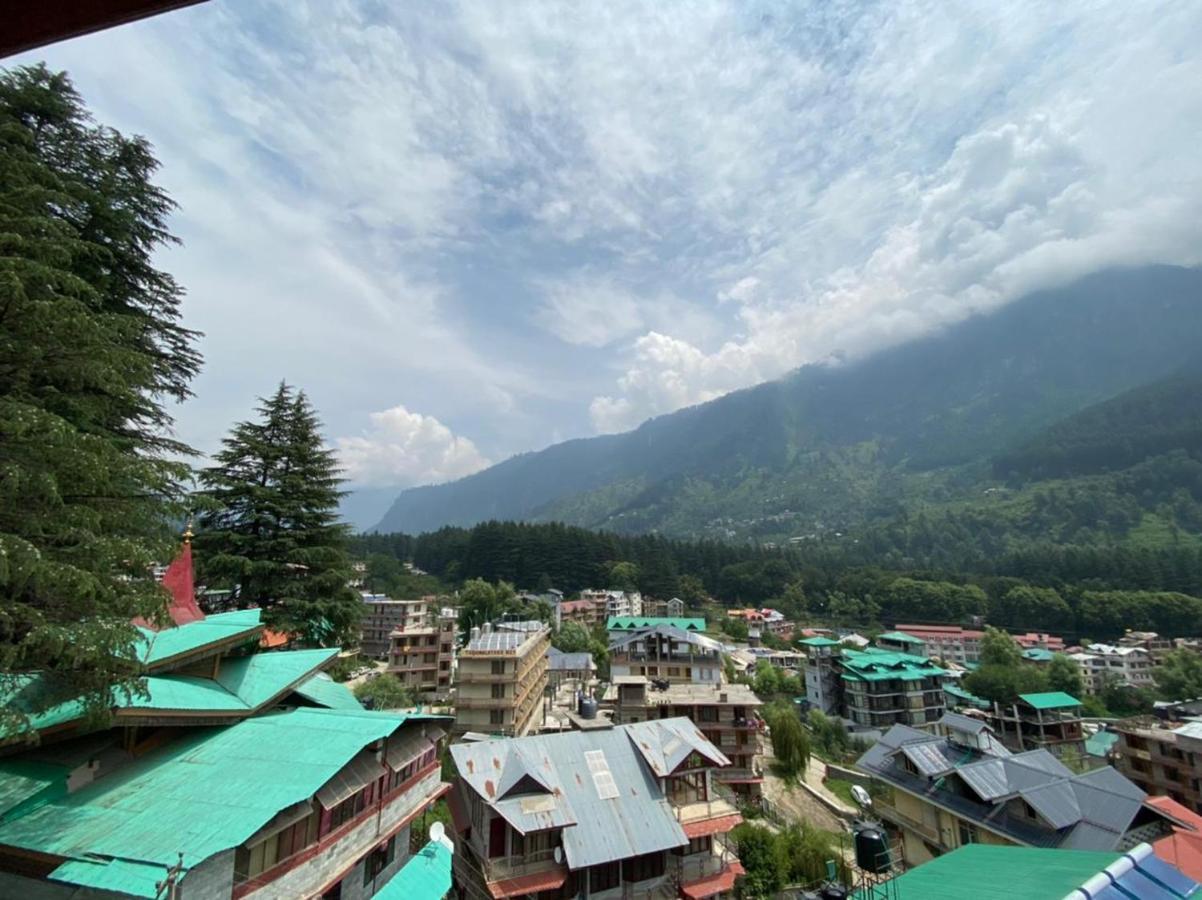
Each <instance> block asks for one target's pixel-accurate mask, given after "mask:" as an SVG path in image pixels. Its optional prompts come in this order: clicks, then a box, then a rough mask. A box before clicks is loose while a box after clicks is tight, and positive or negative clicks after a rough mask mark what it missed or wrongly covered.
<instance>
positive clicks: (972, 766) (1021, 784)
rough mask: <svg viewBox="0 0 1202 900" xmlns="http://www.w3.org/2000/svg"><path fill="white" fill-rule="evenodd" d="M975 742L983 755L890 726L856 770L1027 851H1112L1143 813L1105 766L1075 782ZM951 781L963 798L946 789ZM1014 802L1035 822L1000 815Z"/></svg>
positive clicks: (1041, 761) (1047, 766)
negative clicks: (1027, 807)
mask: <svg viewBox="0 0 1202 900" xmlns="http://www.w3.org/2000/svg"><path fill="white" fill-rule="evenodd" d="M957 718H963V717H957ZM976 740H977V741H979V742H981V744H982V746H983V747H984V749H985V751H986V752H982V751H981V750H980V749H978V748H974V747H966V746H963V745H961V744H960V743H959V742H957V741H953V740H949V739H948V738H947V737H942V736H939V735H932V734H927V733H926V732H922V731H918V730H917V729H914V728H910V727H909V726H907V725H894V726H893V727H892V728H890V729H889V731H887V732H886V733H885V734H884V735H883V736H882V737H881V740H880V741H879V742H878V743H877V744H875V745H873V746H872V747H871V748H869V750H868V751H867V752H866V753H864V755H863V756H861V757H860V759H859V760H858V762H857V763H856V765H857V766H858V767H859V768H860V769H862V770H863V771H865V772H868V773H869V774H871V775H874V776H876V777H878V778H880V779H881V780H883V781H886V782H889V783H890V784H893V785H895V786H897V787H899V788H901V789H902V790H905V791H906V792H908V793H911V794H915V795H917V796H920V797H923V798H924V799H926V800H928V801H929V802H932V803H936V804H938V805H941V806H944V807H947V808H948V809H951V810H952V811H953V812H955V813H956V814H957V815H958V816H961V817H963V818H966V819H969V820H971V821H975V822H977V823H979V824H982V825H984V826H985V827H987V828H990V829H992V830H995V831H998V832H1000V833H1002V834H1004V835H1006V836H1007V837H1010V838H1011V839H1013V840H1016V841H1019V842H1021V843H1023V844H1026V845H1030V846H1046V847H1067V848H1076V849H1082V850H1113V849H1114V848H1115V847H1117V846H1118V844H1119V841H1120V839H1121V838H1122V836H1123V834H1124V833H1125V832H1126V831H1127V829H1128V828H1129V827H1130V825H1131V823H1132V822H1133V821H1134V819H1135V817H1136V815H1138V814H1139V812H1140V810H1141V809H1142V808H1144V801H1145V799H1146V795H1145V794H1144V792H1143V791H1142V790H1141V789H1140V788H1139V787H1137V786H1136V785H1135V784H1133V783H1132V782H1131V781H1129V780H1127V778H1125V777H1124V776H1122V775H1121V774H1119V773H1118V772H1117V771H1116V770H1115V769H1113V768H1111V767H1109V766H1107V767H1104V768H1100V769H1095V770H1093V771H1091V772H1087V773H1086V774H1084V775H1077V774H1075V773H1073V772H1072V771H1071V770H1070V769H1068V768H1067V767H1066V766H1065V765H1064V764H1063V763H1061V762H1060V760H1058V759H1057V758H1056V757H1055V756H1053V755H1052V754H1051V753H1049V752H1048V751H1047V750H1043V749H1040V750H1029V751H1027V752H1025V753H1016V754H1010V753H1009V752H1008V751H1005V750H1004V748H1001V747H1000V744H997V743H996V741H995V740H994V738H993V734H992V732H991V731H990V730H989V729H988V728H984V729H981V730H980V731H979V732H978V734H977V736H976ZM903 760H906V761H908V762H909V763H910V765H911V766H912V767H913V768H914V769H915V770H917V773H919V774H915V772H914V771H910V770H909V769H908V768H907V767H906V766H905V765H904V764H903ZM957 778H958V779H959V780H960V781H961V782H963V784H964V786H965V788H966V789H967V793H966V792H965V791H963V790H961V791H957V790H955V789H954V785H953V784H951V783H949V779H957ZM974 795H975V798H976V799H974ZM1015 797H1021V798H1022V799H1023V800H1024V801H1026V803H1027V804H1029V805H1030V806H1031V808H1032V809H1034V810H1035V812H1036V813H1038V815H1039V816H1040V817H1041V819H1042V820H1043V821H1042V822H1040V823H1033V822H1031V821H1030V820H1028V819H1024V818H1021V817H1015V816H1012V815H1011V814H1010V812H1009V811H1007V810H1005V809H1004V808H1003V807H1004V804H1005V803H1006V801H1008V800H1010V799H1012V798H1015Z"/></svg>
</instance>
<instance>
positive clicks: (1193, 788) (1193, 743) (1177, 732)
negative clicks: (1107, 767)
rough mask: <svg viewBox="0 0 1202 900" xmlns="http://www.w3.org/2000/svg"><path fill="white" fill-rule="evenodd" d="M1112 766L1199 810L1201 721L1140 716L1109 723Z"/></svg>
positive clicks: (1152, 789) (1201, 790)
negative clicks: (1115, 738) (1115, 736)
mask: <svg viewBox="0 0 1202 900" xmlns="http://www.w3.org/2000/svg"><path fill="white" fill-rule="evenodd" d="M1112 729H1113V730H1114V731H1115V733H1117V734H1118V736H1119V739H1118V742H1117V743H1116V744H1115V745H1114V750H1113V752H1114V756H1115V759H1116V760H1117V762H1116V763H1115V766H1116V767H1117V768H1118V770H1119V771H1120V772H1122V773H1123V774H1124V775H1126V776H1127V777H1128V778H1130V779H1131V780H1132V781H1134V782H1135V783H1136V784H1137V785H1139V786H1140V787H1141V788H1143V789H1144V790H1146V791H1147V792H1148V793H1150V794H1163V795H1165V796H1167V797H1172V798H1173V799H1174V800H1176V801H1177V802H1178V803H1180V804H1182V805H1183V806H1187V807H1189V808H1190V809H1192V810H1193V811H1194V812H1198V813H1202V722H1199V721H1196V720H1186V721H1180V720H1176V719H1168V720H1165V719H1160V718H1156V717H1153V716H1140V717H1137V718H1133V719H1125V720H1123V721H1121V722H1118V723H1116V724H1114V725H1113V726H1112Z"/></svg>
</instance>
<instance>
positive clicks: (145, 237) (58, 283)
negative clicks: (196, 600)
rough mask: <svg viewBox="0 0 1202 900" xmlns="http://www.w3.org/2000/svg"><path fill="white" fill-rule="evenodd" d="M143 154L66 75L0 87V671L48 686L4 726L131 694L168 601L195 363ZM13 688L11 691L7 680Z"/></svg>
mask: <svg viewBox="0 0 1202 900" xmlns="http://www.w3.org/2000/svg"><path fill="white" fill-rule="evenodd" d="M157 168H158V163H157V162H156V160H155V158H154V155H153V153H152V152H151V148H150V146H149V145H148V144H147V143H146V142H145V141H144V140H143V139H141V138H137V137H134V138H129V137H125V136H123V135H121V134H119V133H118V132H116V131H113V130H112V129H110V128H106V127H103V126H100V125H97V124H95V123H94V122H93V121H92V120H91V118H90V117H89V115H88V113H87V110H86V109H85V107H84V105H83V102H82V101H81V100H80V98H79V96H78V94H76V92H75V90H74V88H73V87H72V85H71V82H70V80H69V79H68V78H67V76H66V75H65V74H61V73H60V74H54V73H51V72H50V71H48V70H47V69H46V68H45V67H43V66H37V67H32V68H18V69H13V70H10V71H6V72H3V73H0V672H2V673H4V674H3V676H0V677H2V678H3V680H4V681H5V682H6V683H5V684H3V685H2V687H3V689H4V690H5V692H6V693H7V694H9V696H10V697H11V696H14V695H15V692H16V689H17V687H18V683H19V679H20V677H21V673H24V672H28V671H30V670H39V671H41V672H43V673H45V674H46V675H47V676H48V678H47V680H46V681H44V682H43V683H42V685H43V687H44V688H45V689H44V690H41V691H39V692H38V693H36V694H34V693H33V692H31V691H28V690H26V691H23V692H22V693H21V695H20V697H19V699H16V700H12V701H10V702H8V703H6V704H5V706H4V709H3V712H0V729H3V730H5V731H10V732H11V731H13V730H17V729H20V728H22V727H23V725H24V723H25V721H26V720H25V718H24V715H23V711H26V712H33V711H36V710H38V709H39V708H43V707H45V706H46V705H48V704H52V703H55V702H58V701H60V700H62V699H65V698H67V697H70V696H82V697H83V698H84V700H85V703H86V704H87V706H88V708H89V709H90V710H91V711H92V712H93V713H94V714H96V715H97V716H101V715H103V714H104V712H105V711H106V709H107V707H108V705H109V702H110V696H111V694H110V687H111V686H112V685H114V684H118V685H121V686H123V687H125V688H136V686H137V682H136V681H135V676H136V671H135V666H134V665H133V664H132V663H131V659H132V658H133V653H132V643H133V641H134V638H135V631H134V628H133V626H132V625H131V624H130V620H131V619H132V618H134V617H135V616H146V617H155V616H157V615H159V614H160V613H161V612H162V611H163V609H164V608H165V599H166V597H165V594H164V593H163V592H162V591H161V589H160V588H159V586H158V585H157V584H155V583H154V582H153V580H152V579H151V578H150V577H149V570H150V567H151V565H152V564H153V563H154V562H156V561H158V560H162V559H165V558H169V555H170V554H171V553H172V552H173V547H172V533H173V532H174V531H175V530H176V526H177V525H178V523H179V522H180V521H181V520H182V517H183V516H182V513H183V506H182V505H181V503H180V500H181V496H182V491H181V482H182V480H183V479H184V478H186V477H187V468H186V467H185V466H183V465H181V464H180V463H178V462H176V461H172V458H173V457H174V458H175V459H178V458H179V457H180V456H181V455H184V454H186V453H187V452H189V451H187V448H185V447H183V446H182V445H180V444H178V443H177V442H175V441H173V440H172V439H171V437H170V429H171V417H170V414H169V413H168V411H167V404H168V403H169V402H172V401H178V400H182V399H183V398H185V397H187V396H188V384H189V382H190V381H191V379H192V377H193V376H194V375H195V374H196V372H197V371H198V369H199V366H200V356H199V354H198V352H197V350H196V348H195V339H196V335H195V333H194V332H191V331H188V330H187V329H185V328H184V327H183V326H182V325H181V324H180V321H179V317H180V298H181V295H182V289H181V288H180V287H179V285H177V284H176V283H175V281H174V280H173V279H172V278H171V276H170V275H168V274H167V273H165V272H163V271H161V270H159V269H157V268H155V266H154V264H153V261H152V258H153V256H154V255H155V253H156V252H157V251H158V250H159V249H161V248H162V247H164V246H166V245H169V244H171V243H173V242H174V240H175V239H174V237H173V236H172V235H171V233H170V231H169V230H168V228H167V218H168V215H169V214H170V212H171V210H172V208H173V205H172V202H171V200H170V199H169V198H168V196H167V195H166V194H165V193H164V192H163V191H162V190H161V189H160V188H159V187H157V186H156V185H155V184H154V183H153V181H152V178H153V177H154V175H155V171H156V169H157ZM14 678H16V679H17V680H18V683H13V681H14Z"/></svg>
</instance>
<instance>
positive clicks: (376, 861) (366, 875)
mask: <svg viewBox="0 0 1202 900" xmlns="http://www.w3.org/2000/svg"><path fill="white" fill-rule="evenodd" d="M395 858H396V835H395V834H394V835H393V836H392V837H390V838H389V839H388V843H387V844H385V845H384V846H382V847H377V848H376V849H374V850H372V851H371V853H369V854H367V856H366V857H364V859H363V886H364V887H367V886H368V885H369V884H371V883H372V882H373V881H374V880H375V879H376V876H377V875H379V874H380V873H381V872H383V871H384V870H385V869H387V868H388V866H389V864H390V863H391V862H392V861H393V859H395Z"/></svg>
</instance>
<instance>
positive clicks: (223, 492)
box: [196, 383, 362, 644]
mask: <svg viewBox="0 0 1202 900" xmlns="http://www.w3.org/2000/svg"><path fill="white" fill-rule="evenodd" d="M214 461H215V465H213V466H211V467H210V468H207V469H205V470H204V471H203V472H202V473H201V483H202V484H203V486H204V488H205V497H206V499H207V500H208V502H209V504H210V505H209V507H208V508H207V510H206V511H205V513H204V514H203V516H202V518H201V520H200V523H199V524H200V527H199V530H198V533H197V536H196V559H197V562H198V564H199V567H200V574H201V576H202V578H203V579H204V581H205V583H206V584H207V585H208V586H209V587H216V588H230V589H232V590H234V592H235V597H236V600H237V603H238V605H239V606H240V607H242V608H247V607H252V606H254V607H259V608H261V609H263V610H264V614H263V618H264V621H265V622H266V623H267V624H268V625H269V626H270V627H272V628H276V629H278V630H281V631H285V632H287V633H290V634H297V635H299V636H300V637H301V638H302V639H303V640H305V641H307V642H309V643H314V644H334V643H338V642H340V641H342V640H344V639H346V638H347V637H348V636H349V635H350V634H351V633H352V632H353V630H354V629H355V628H356V627H357V626H358V624H359V622H360V620H361V618H362V615H361V611H362V603H361V601H360V600H359V597H358V595H357V594H356V593H355V591H353V590H352V589H351V588H349V587H348V586H347V584H348V582H349V580H350V578H351V566H350V557H349V556H348V555H347V548H346V529H345V526H343V525H341V524H340V523H339V521H338V500H339V497H340V496H341V492H340V489H339V488H340V485H341V483H342V479H341V477H340V475H339V470H338V467H337V463H336V461H335V459H334V455H333V452H332V451H330V450H327V449H326V448H325V446H324V443H323V441H322V437H321V431H320V426H319V423H318V421H317V415H316V413H315V412H314V411H313V408H312V406H311V405H310V404H309V401H308V398H306V397H305V394H304V392H303V391H296V390H294V389H293V388H291V387H290V386H288V385H287V384H283V383H281V384H280V386H279V388H278V389H277V390H276V392H275V394H273V395H272V396H271V397H269V398H264V399H263V400H261V401H260V406H259V418H258V419H256V420H253V421H247V422H240V423H238V424H237V425H235V426H234V428H233V430H232V431H231V432H230V434H229V436H228V437H226V438H225V439H224V440H223V441H222V449H221V450H220V451H218V452H217V453H216V454H215V455H214Z"/></svg>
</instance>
